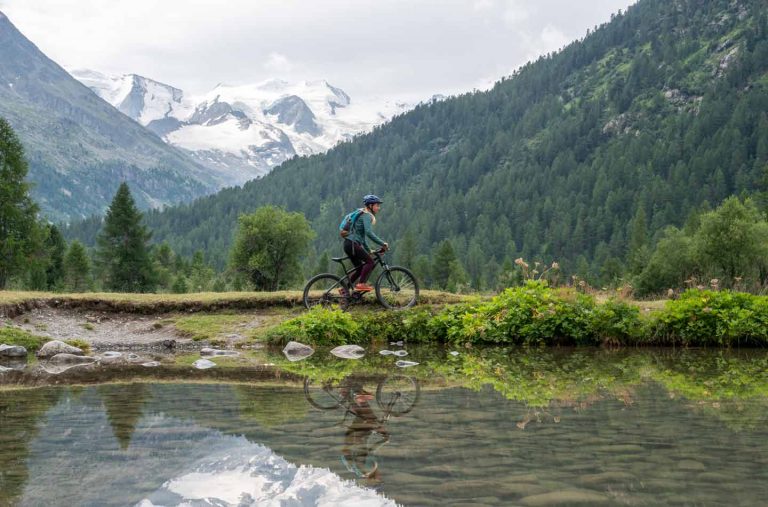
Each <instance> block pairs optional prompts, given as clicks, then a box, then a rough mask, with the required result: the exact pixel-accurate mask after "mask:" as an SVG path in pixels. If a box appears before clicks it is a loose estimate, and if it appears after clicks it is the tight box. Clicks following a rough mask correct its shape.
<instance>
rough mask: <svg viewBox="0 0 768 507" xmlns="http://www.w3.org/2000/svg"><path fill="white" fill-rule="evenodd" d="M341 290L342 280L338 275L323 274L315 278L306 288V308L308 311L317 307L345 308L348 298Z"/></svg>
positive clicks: (304, 298)
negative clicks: (337, 306)
mask: <svg viewBox="0 0 768 507" xmlns="http://www.w3.org/2000/svg"><path fill="white" fill-rule="evenodd" d="M341 288H342V285H341V278H339V277H338V276H336V275H332V274H330V273H322V274H319V275H316V276H313V277H312V278H311V279H310V280H309V281H308V282H307V285H305V286H304V297H303V301H304V306H305V307H306V308H307V309H310V308H312V307H313V306H317V305H321V306H324V307H329V306H331V305H341V306H342V307H343V306H345V304H346V300H347V298H346V296H344V295H342V294H341V293H340V292H339V289H341Z"/></svg>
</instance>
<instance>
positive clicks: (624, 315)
mask: <svg viewBox="0 0 768 507" xmlns="http://www.w3.org/2000/svg"><path fill="white" fill-rule="evenodd" d="M590 329H591V332H592V333H593V334H594V335H595V337H596V338H597V339H599V340H600V341H601V342H602V343H603V344H610V345H631V344H635V343H637V341H638V340H639V339H640V338H642V337H643V336H644V335H645V333H646V332H647V326H646V324H645V322H644V321H643V320H642V319H641V318H640V309H639V308H638V307H636V306H633V305H630V304H627V303H625V302H624V301H621V300H618V299H609V300H608V301H606V302H605V303H602V304H599V305H595V306H594V308H593V309H592V314H591V318H590Z"/></svg>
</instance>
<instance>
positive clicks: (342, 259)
mask: <svg viewBox="0 0 768 507" xmlns="http://www.w3.org/2000/svg"><path fill="white" fill-rule="evenodd" d="M347 259H349V257H331V260H332V261H333V262H341V261H345V260H347Z"/></svg>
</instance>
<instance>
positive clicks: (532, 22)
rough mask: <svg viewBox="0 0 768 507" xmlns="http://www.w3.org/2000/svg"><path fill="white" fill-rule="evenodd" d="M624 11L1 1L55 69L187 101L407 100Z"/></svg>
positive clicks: (488, 5)
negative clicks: (226, 89) (219, 93)
mask: <svg viewBox="0 0 768 507" xmlns="http://www.w3.org/2000/svg"><path fill="white" fill-rule="evenodd" d="M634 1H635V0H590V1H589V2H574V1H573V0H537V1H535V2H534V1H533V0H525V1H524V0H386V1H381V0H323V1H322V2H318V1H316V0H258V1H255V2H254V1H253V0H227V1H226V2H219V1H217V0H183V1H182V0H164V1H163V2H157V1H156V0H131V1H130V2H125V1H123V2H119V1H117V0H111V1H107V0H34V1H31V0H0V2H2V5H3V6H4V7H3V12H5V14H7V15H8V16H9V17H10V19H11V21H12V22H13V23H14V24H16V26H17V27H18V28H19V29H20V30H21V31H22V33H24V34H25V35H26V36H27V37H28V38H30V39H31V40H32V41H33V42H34V43H35V44H37V45H38V47H39V48H40V49H41V50H42V51H43V52H44V53H46V54H47V55H48V56H49V57H51V58H52V59H53V60H55V61H57V62H58V63H60V64H62V65H63V66H65V67H73V68H91V69H94V70H98V71H102V72H109V73H138V74H142V75H145V76H147V77H151V78H154V79H157V80H159V81H162V82H165V83H168V84H171V85H174V86H177V87H179V88H182V89H184V90H185V91H187V92H188V93H191V94H195V93H205V92H207V91H209V90H210V89H211V88H213V86H215V85H216V84H217V83H219V82H228V83H248V82H256V81H262V80H265V79H268V78H270V77H283V78H285V79H327V80H328V81H329V82H331V83H333V84H334V85H336V86H339V87H341V88H343V89H344V90H345V91H347V92H348V93H350V95H351V96H352V97H354V98H359V97H362V96H365V95H379V96H389V97H394V96H398V97H408V96H411V97H413V98H415V99H421V98H425V97H429V96H431V95H432V94H435V93H446V94H451V93H459V92H461V91H465V90H470V89H472V88H473V87H474V86H476V85H477V83H482V82H485V81H487V80H488V79H492V80H496V79H498V78H500V77H501V76H503V75H505V74H507V73H508V71H509V69H514V68H517V67H519V66H520V65H522V64H524V63H525V62H526V61H527V60H529V59H533V58H536V57H538V56H539V55H540V54H542V53H546V52H548V51H553V50H556V49H558V48H559V47H562V46H563V45H564V44H566V43H567V42H568V41H570V40H573V39H576V38H579V37H582V36H583V35H584V33H585V32H586V30H587V28H591V27H593V26H594V25H595V24H599V23H602V22H604V21H607V20H608V19H609V18H610V15H611V13H613V12H616V11H618V10H619V9H626V7H627V6H628V5H630V4H632V3H634ZM276 74H278V75H282V76H277V75H276Z"/></svg>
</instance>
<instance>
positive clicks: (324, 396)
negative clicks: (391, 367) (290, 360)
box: [304, 374, 421, 485]
mask: <svg viewBox="0 0 768 507" xmlns="http://www.w3.org/2000/svg"><path fill="white" fill-rule="evenodd" d="M368 380H370V379H368V378H366V377H363V376H356V375H350V376H348V377H346V378H344V379H342V380H341V381H339V382H336V381H331V380H326V381H323V382H317V381H314V380H313V379H312V378H311V377H307V378H306V380H305V381H304V395H305V396H306V399H307V401H308V402H309V404H310V405H312V406H313V407H314V408H316V409H319V410H326V411H331V410H336V411H341V412H342V413H343V414H344V416H343V419H342V422H341V425H343V426H345V427H346V431H345V432H344V445H343V446H342V448H341V462H342V464H343V465H344V467H345V468H346V469H347V471H348V472H350V473H351V474H352V475H353V476H354V477H356V478H358V479H363V480H364V481H365V484H367V485H376V484H379V483H380V482H381V481H382V468H381V466H380V462H379V458H378V456H377V451H378V450H379V448H381V447H382V446H383V445H385V444H387V443H388V442H389V440H390V431H389V428H388V426H387V424H388V422H389V419H390V417H400V416H402V415H405V414H407V413H409V412H410V411H411V410H413V408H414V407H415V406H416V403H417V402H418V400H419V395H420V392H421V387H420V384H419V381H418V379H416V378H414V377H410V376H408V375H399V374H393V375H388V376H385V377H380V378H379V379H378V381H377V382H376V387H375V388H374V390H375V393H376V394H375V395H374V394H373V393H372V392H371V391H369V390H368V389H366V387H365V385H366V381H368ZM374 400H375V404H372V402H373V401H374ZM374 405H375V406H376V408H374Z"/></svg>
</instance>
